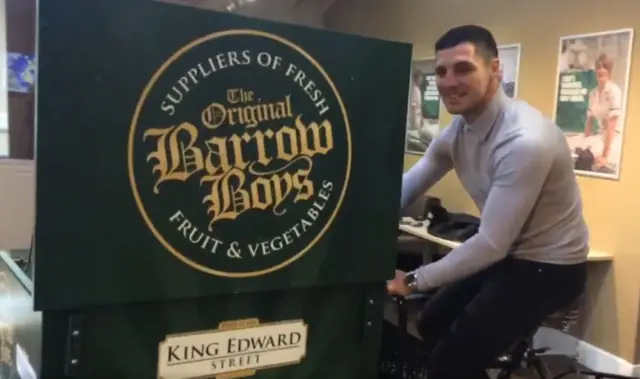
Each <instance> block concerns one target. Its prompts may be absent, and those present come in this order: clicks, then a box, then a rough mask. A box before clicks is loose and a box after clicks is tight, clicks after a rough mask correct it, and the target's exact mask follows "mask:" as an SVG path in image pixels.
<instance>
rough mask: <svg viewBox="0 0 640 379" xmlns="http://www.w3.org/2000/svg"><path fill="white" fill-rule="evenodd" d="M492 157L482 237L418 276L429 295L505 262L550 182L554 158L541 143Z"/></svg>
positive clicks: (513, 145)
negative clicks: (549, 174) (491, 174)
mask: <svg viewBox="0 0 640 379" xmlns="http://www.w3.org/2000/svg"><path fill="white" fill-rule="evenodd" d="M516 138H517V139H515V140H514V141H510V143H509V144H506V145H505V147H504V149H503V151H500V149H498V150H497V151H496V152H495V155H494V167H495V171H494V182H493V185H492V187H491V190H490V192H489V196H488V199H487V202H486V203H485V206H484V209H483V211H482V215H481V219H482V222H481V223H480V229H479V231H478V234H476V235H475V236H473V237H471V238H470V239H468V240H467V241H465V242H464V243H463V244H462V245H460V246H459V247H457V248H455V249H453V250H452V251H451V252H449V253H448V254H447V255H446V256H445V257H444V258H442V259H441V260H439V261H437V262H434V263H431V264H428V265H426V266H422V267H421V268H419V269H418V270H417V271H416V276H417V281H418V283H417V287H418V289H419V290H421V291H426V290H428V289H432V288H435V287H440V286H442V285H445V284H449V283H452V282H455V281H458V280H461V279H464V278H466V277H468V276H471V275H473V274H475V273H476V272H478V271H481V270H483V269H485V268H487V267H489V266H490V265H492V264H493V263H496V262H498V261H499V260H501V259H503V258H504V257H506V256H507V254H508V253H509V249H510V248H511V246H512V245H513V243H514V242H515V240H516V238H518V235H519V234H520V231H521V229H522V227H523V225H524V223H525V221H526V220H527V219H528V218H529V215H530V213H531V210H532V209H533V206H534V204H535V202H536V201H537V199H538V197H539V195H540V190H541V189H542V185H543V184H544V181H545V180H546V178H547V175H548V173H549V171H550V169H551V164H552V161H553V154H549V153H548V152H546V151H544V150H545V149H544V146H545V145H544V142H543V141H540V140H538V139H528V138H527V137H524V136H519V137H516Z"/></svg>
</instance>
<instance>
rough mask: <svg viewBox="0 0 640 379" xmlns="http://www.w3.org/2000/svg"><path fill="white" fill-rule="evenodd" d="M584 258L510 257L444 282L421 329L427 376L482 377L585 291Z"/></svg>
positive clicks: (446, 378)
mask: <svg viewBox="0 0 640 379" xmlns="http://www.w3.org/2000/svg"><path fill="white" fill-rule="evenodd" d="M585 282H586V263H582V264H578V265H569V266H567V265H553V264H547V263H539V262H531V261H525V260H518V259H513V258H510V257H509V258H506V259H505V260H503V261H501V262H499V263H496V264H495V265H493V266H491V267H490V268H488V269H486V270H484V271H482V272H480V273H478V274H476V275H474V276H471V277H469V278H467V279H465V280H462V281H460V282H457V283H455V284H452V285H450V286H447V287H443V288H442V289H440V290H439V291H437V292H436V293H435V295H434V296H433V297H432V298H431V299H430V300H429V301H428V302H427V303H426V305H425V307H424V309H423V311H422V313H421V315H420V317H419V319H418V331H419V332H420V335H421V336H422V339H423V342H424V343H425V344H426V348H427V351H428V352H429V353H430V355H429V362H428V363H427V372H428V375H429V379H484V378H487V377H488V376H487V374H486V369H487V368H489V367H490V366H491V364H492V363H493V362H494V361H495V360H496V358H497V357H498V356H500V355H501V354H503V353H505V352H506V351H507V350H508V349H509V347H511V346H512V345H513V344H514V343H515V342H517V341H518V340H520V339H521V338H523V337H525V336H527V335H528V334H529V333H531V332H533V331H535V330H536V328H537V327H538V326H540V324H541V323H542V321H544V319H545V318H546V317H547V316H549V315H551V314H552V313H554V312H556V311H558V310H559V309H561V308H563V307H565V306H567V305H569V304H570V303H571V302H572V301H573V300H575V299H576V298H577V297H578V296H579V295H580V294H581V293H582V292H583V291H584V287H585Z"/></svg>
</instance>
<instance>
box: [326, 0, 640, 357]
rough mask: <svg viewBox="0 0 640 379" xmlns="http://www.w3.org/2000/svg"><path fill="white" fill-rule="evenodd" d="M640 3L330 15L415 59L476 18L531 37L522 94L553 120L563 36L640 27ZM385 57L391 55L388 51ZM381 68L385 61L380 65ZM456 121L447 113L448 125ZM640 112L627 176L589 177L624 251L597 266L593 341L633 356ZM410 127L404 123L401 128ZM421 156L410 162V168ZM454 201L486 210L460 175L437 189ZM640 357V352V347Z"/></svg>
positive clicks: (603, 239) (600, 235) (468, 4)
mask: <svg viewBox="0 0 640 379" xmlns="http://www.w3.org/2000/svg"><path fill="white" fill-rule="evenodd" d="M638 14H640V2H638V1H637V0H611V1H609V2H608V3H606V4H605V3H603V2H602V1H597V0H563V1H558V0H538V1H524V0H484V1H469V0H340V1H338V2H336V4H335V5H334V7H333V8H332V9H330V11H329V12H328V14H327V15H326V19H325V23H326V27H327V28H328V29H333V30H340V31H345V32H350V33H356V34H361V35H367V36H375V37H380V38H384V39H392V40H398V41H406V42H411V43H413V44H414V57H416V58H422V57H429V56H433V54H434V51H433V44H434V42H435V40H436V38H437V37H438V36H440V35H441V34H442V33H443V32H444V31H446V30H447V29H448V28H450V27H453V26H457V25H461V24H469V23H475V24H480V25H483V26H485V27H488V28H489V29H491V30H492V31H493V33H494V34H495V36H496V38H497V40H498V43H499V44H510V43H521V44H522V57H521V65H520V84H519V94H520V97H521V98H522V99H524V100H527V101H529V102H530V103H531V104H533V105H534V106H536V107H539V108H540V109H541V110H542V111H543V112H544V113H545V114H547V115H549V116H551V114H552V108H553V103H554V93H555V90H554V86H555V75H556V62H557V51H558V39H559V37H560V36H563V35H572V34H582V33H589V32H598V31H605V30H612V29H620V28H628V27H632V28H636V30H640V18H639V17H638ZM633 55H634V57H633V61H632V71H631V86H630V91H629V99H628V104H637V103H638V102H639V101H640V85H637V84H634V78H637V73H639V72H640V71H639V68H640V49H638V48H636V49H635V50H634V54H633ZM379 59H384V57H380V58H379ZM371 64H375V62H371ZM449 120H450V117H449V116H447V115H445V116H444V120H443V121H445V122H448V121H449ZM638 122H640V108H638V107H633V106H630V107H629V110H628V113H627V125H628V126H631V127H627V128H626V131H625V136H624V137H625V146H624V157H623V165H622V176H621V179H620V181H618V182H615V181H608V180H602V179H600V180H596V179H588V178H580V186H581V189H582V192H583V197H584V202H585V213H586V217H587V220H588V223H589V227H590V229H591V234H592V245H593V246H594V247H595V248H597V249H598V250H603V251H607V252H610V253H612V254H615V263H614V264H613V266H614V267H613V270H611V269H609V268H608V267H606V264H600V263H599V264H595V263H594V264H593V267H592V270H591V279H592V280H591V283H590V289H589V293H588V294H589V302H588V308H589V309H590V314H589V316H588V317H586V320H585V321H586V322H585V326H584V328H585V330H584V335H583V338H584V339H585V340H587V341H588V342H591V343H593V344H595V345H597V346H599V347H601V348H603V349H605V350H607V351H610V352H612V353H614V354H616V355H619V356H621V357H622V358H624V359H626V360H628V361H634V360H635V356H636V353H637V352H638V351H637V350H639V349H638V347H637V346H636V335H637V332H638V331H637V329H638V303H639V301H638V300H639V298H640V274H639V272H640V271H639V270H640V248H639V247H638V239H637V238H638V237H640V227H639V226H638V221H637V218H638V215H640V199H637V198H636V197H635V196H634V194H635V193H637V192H638V189H639V188H640V175H638V172H640V128H635V127H633V126H634V125H635V124H636V123H638ZM401 128H402V126H399V130H400V129H401ZM415 161H416V157H411V156H407V157H406V158H405V168H408V167H410V166H411V165H413V164H414V163H415ZM431 193H432V194H433V195H435V196H439V197H441V198H442V199H443V200H444V203H445V205H446V206H447V207H449V208H452V209H455V210H458V211H465V212H473V213H476V210H475V207H474V206H473V204H472V202H471V200H470V199H469V197H468V196H466V195H465V194H464V192H463V189H462V187H461V185H460V183H459V182H458V180H457V178H456V177H455V175H453V174H451V175H449V176H448V177H446V178H445V179H444V180H443V182H442V183H440V184H439V185H438V186H437V187H436V188H435V189H433V190H432V192H431ZM639 354H640V353H639Z"/></svg>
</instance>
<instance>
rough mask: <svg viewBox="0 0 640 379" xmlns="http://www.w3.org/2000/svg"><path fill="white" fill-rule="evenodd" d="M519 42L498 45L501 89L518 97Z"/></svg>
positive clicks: (511, 95) (510, 95) (509, 94)
mask: <svg viewBox="0 0 640 379" xmlns="http://www.w3.org/2000/svg"><path fill="white" fill-rule="evenodd" d="M520 50H521V47H520V44H519V43H517V44H513V45H503V46H498V57H499V58H500V73H501V74H502V89H503V90H504V92H505V93H506V94H507V96H509V97H511V98H515V97H518V74H519V73H520Z"/></svg>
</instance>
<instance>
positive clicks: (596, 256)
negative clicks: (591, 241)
mask: <svg viewBox="0 0 640 379" xmlns="http://www.w3.org/2000/svg"><path fill="white" fill-rule="evenodd" d="M403 220H406V218H405V219H403ZM425 225H426V222H423V223H421V224H420V225H418V226H411V225H406V224H399V225H398V228H399V229H400V231H402V232H405V233H407V234H411V235H412V236H416V237H418V238H422V239H423V240H425V241H429V242H433V243H435V244H436V245H440V246H444V247H448V248H449V249H455V248H456V247H458V246H460V244H461V243H460V242H458V241H450V240H446V239H444V238H440V237H436V236H434V235H432V234H429V232H428V231H427V228H426V226H425ZM587 260H588V261H589V262H609V261H612V260H613V255H611V254H608V253H605V252H602V251H598V250H594V249H591V251H589V255H588V256H587Z"/></svg>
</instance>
